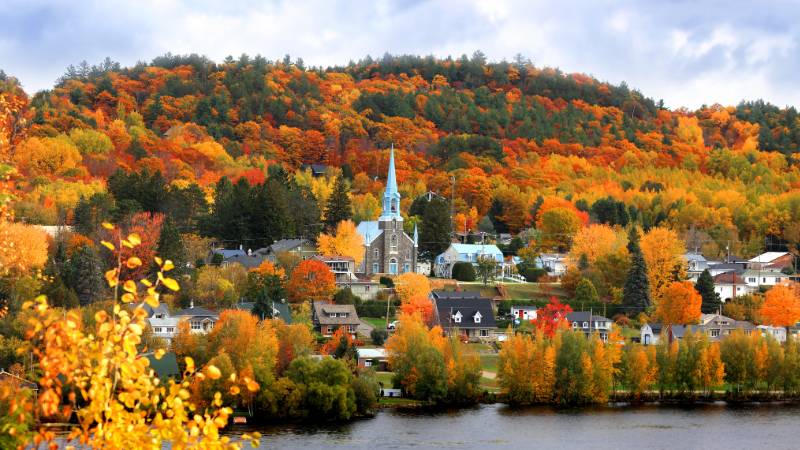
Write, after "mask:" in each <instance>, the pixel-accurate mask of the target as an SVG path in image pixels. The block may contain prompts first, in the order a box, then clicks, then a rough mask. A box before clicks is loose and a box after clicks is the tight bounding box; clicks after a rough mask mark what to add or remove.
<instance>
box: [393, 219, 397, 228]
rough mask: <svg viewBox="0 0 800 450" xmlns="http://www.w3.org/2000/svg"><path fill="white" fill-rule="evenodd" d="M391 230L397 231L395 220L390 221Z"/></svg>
mask: <svg viewBox="0 0 800 450" xmlns="http://www.w3.org/2000/svg"><path fill="white" fill-rule="evenodd" d="M392 229H393V230H396V229H397V219H392Z"/></svg>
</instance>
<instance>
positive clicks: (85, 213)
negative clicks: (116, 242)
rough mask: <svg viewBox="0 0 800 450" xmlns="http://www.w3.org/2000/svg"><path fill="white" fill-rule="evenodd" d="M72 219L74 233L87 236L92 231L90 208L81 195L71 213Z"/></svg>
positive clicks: (92, 221)
mask: <svg viewBox="0 0 800 450" xmlns="http://www.w3.org/2000/svg"><path fill="white" fill-rule="evenodd" d="M72 219H73V221H74V224H75V231H77V232H78V233H80V234H82V235H84V236H88V235H89V234H90V233H91V232H92V231H94V218H93V217H92V208H91V207H90V206H89V202H88V201H86V197H84V196H83V194H81V198H80V199H79V200H78V204H77V205H75V209H74V210H73V212H72Z"/></svg>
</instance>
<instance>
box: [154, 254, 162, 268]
mask: <svg viewBox="0 0 800 450" xmlns="http://www.w3.org/2000/svg"><path fill="white" fill-rule="evenodd" d="M155 259H156V264H158V265H159V266H160V265H161V258H159V257H158V256H156V258H155Z"/></svg>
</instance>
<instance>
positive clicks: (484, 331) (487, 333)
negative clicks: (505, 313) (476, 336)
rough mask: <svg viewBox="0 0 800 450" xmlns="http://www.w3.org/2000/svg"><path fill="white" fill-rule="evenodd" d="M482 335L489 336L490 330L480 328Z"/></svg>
mask: <svg viewBox="0 0 800 450" xmlns="http://www.w3.org/2000/svg"><path fill="white" fill-rule="evenodd" d="M480 336H481V337H489V330H480Z"/></svg>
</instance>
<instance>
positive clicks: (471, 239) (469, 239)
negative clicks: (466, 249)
mask: <svg viewBox="0 0 800 450" xmlns="http://www.w3.org/2000/svg"><path fill="white" fill-rule="evenodd" d="M474 243H475V234H474V233H473V232H472V230H469V233H467V244H474Z"/></svg>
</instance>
